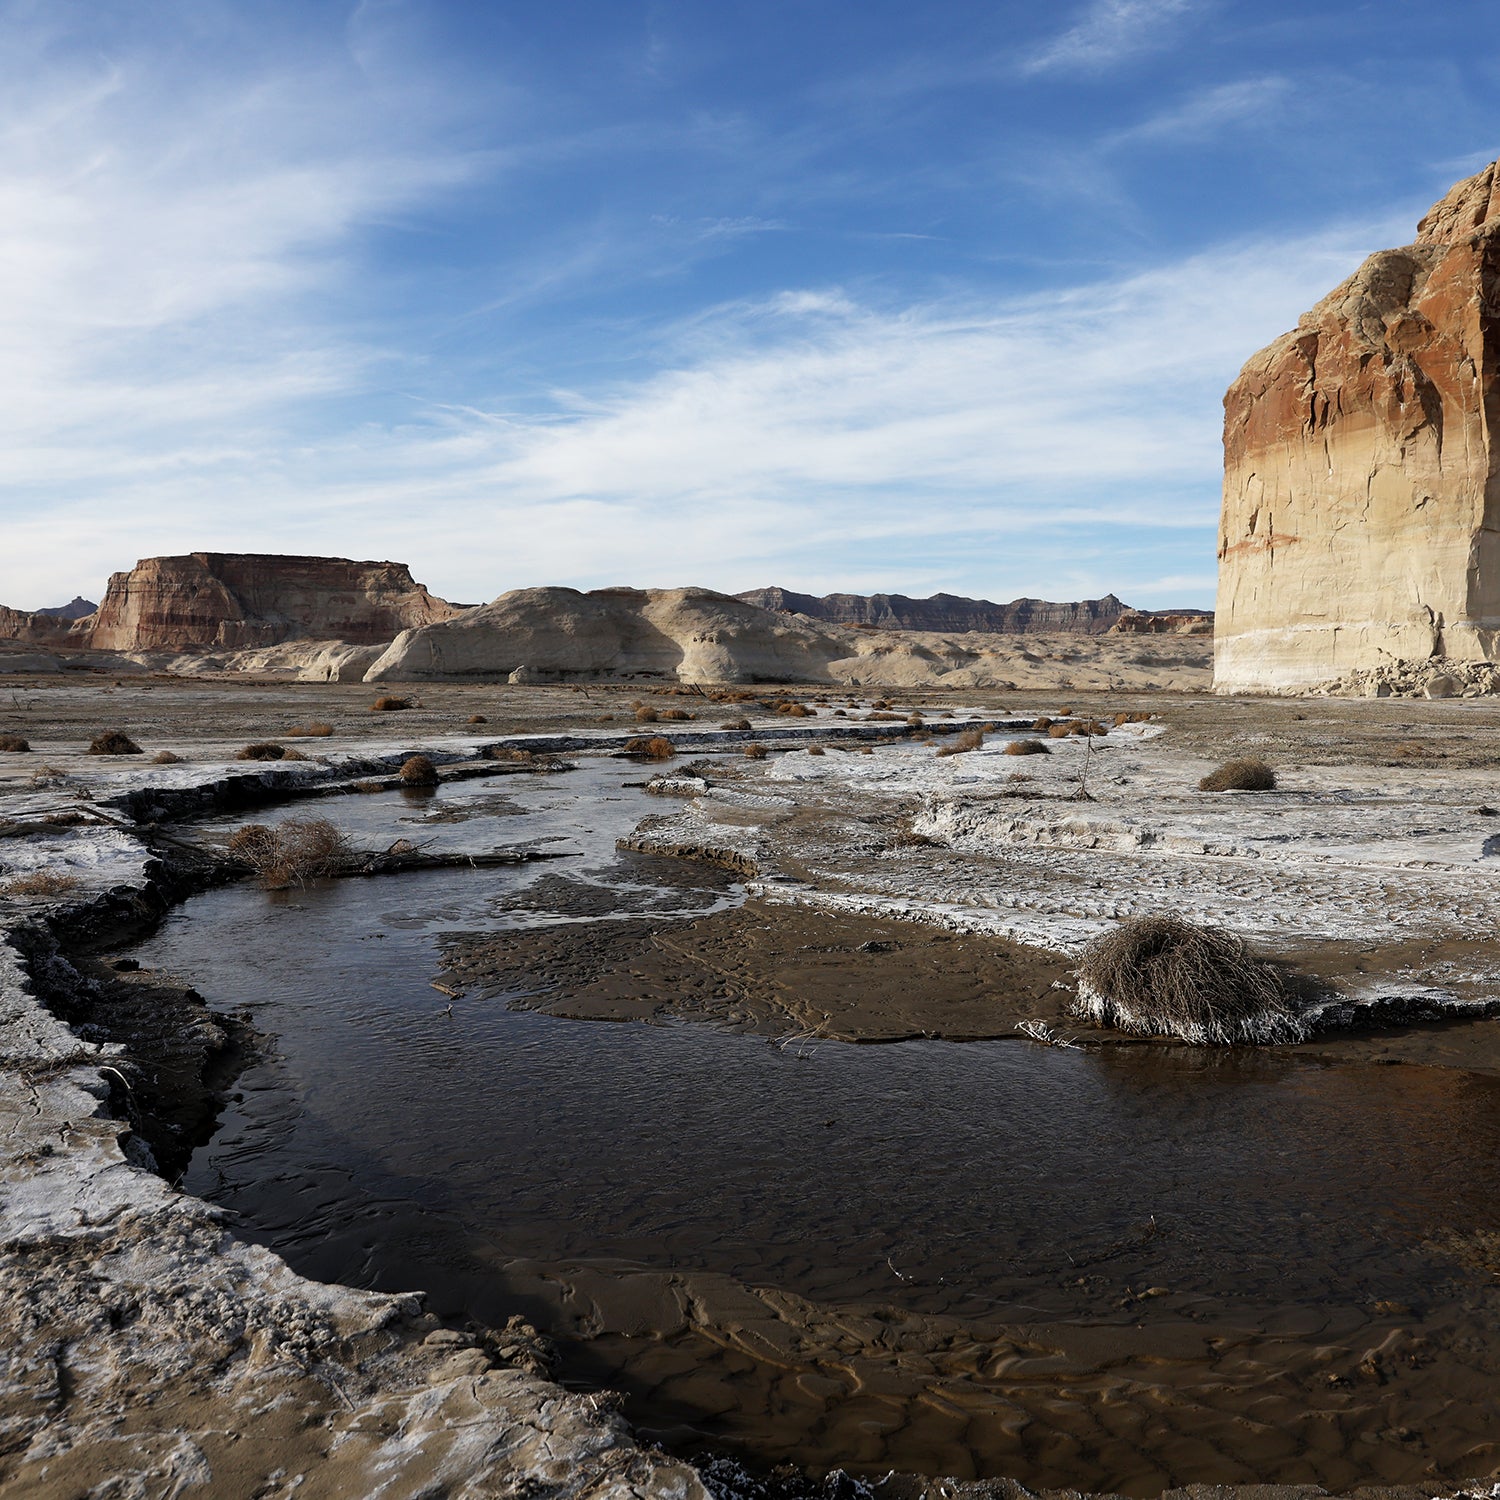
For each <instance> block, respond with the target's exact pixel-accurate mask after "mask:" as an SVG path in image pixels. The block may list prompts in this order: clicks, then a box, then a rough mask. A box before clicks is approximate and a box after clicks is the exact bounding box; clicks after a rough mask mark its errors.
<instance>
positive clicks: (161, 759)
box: [151, 750, 182, 766]
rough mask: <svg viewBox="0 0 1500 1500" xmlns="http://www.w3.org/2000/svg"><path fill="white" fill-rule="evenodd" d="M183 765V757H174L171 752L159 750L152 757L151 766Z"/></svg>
mask: <svg viewBox="0 0 1500 1500" xmlns="http://www.w3.org/2000/svg"><path fill="white" fill-rule="evenodd" d="M181 763H182V757H181V756H180V755H174V754H173V753H172V752H171V751H170V750H158V751H157V752H156V754H155V755H153V756H152V757H151V764H152V765H153V766H176V765H181Z"/></svg>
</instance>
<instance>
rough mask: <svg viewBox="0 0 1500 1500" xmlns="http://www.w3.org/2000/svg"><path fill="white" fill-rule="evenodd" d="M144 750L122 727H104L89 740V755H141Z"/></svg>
mask: <svg viewBox="0 0 1500 1500" xmlns="http://www.w3.org/2000/svg"><path fill="white" fill-rule="evenodd" d="M143 753H144V752H143V751H142V750H141V747H140V746H139V745H137V744H136V742H135V741H134V740H133V739H131V738H130V736H129V735H128V734H126V733H125V731H124V730H123V729H106V730H105V731H104V733H103V734H100V735H96V736H95V737H94V738H93V740H91V741H90V742H89V754H90V755H141V754H143Z"/></svg>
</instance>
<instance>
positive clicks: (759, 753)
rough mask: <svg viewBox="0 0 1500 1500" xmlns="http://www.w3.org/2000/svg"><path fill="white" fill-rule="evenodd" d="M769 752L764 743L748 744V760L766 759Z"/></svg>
mask: <svg viewBox="0 0 1500 1500" xmlns="http://www.w3.org/2000/svg"><path fill="white" fill-rule="evenodd" d="M768 753H769V752H768V751H767V749H766V747H765V746H764V745H746V746H745V759H746V760H764V759H765V758H766V756H767V754H768Z"/></svg>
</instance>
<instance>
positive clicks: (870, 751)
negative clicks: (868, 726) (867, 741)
mask: <svg viewBox="0 0 1500 1500" xmlns="http://www.w3.org/2000/svg"><path fill="white" fill-rule="evenodd" d="M859 753H860V754H861V755H874V753H875V752H874V750H873V749H871V747H870V746H869V745H866V746H865V747H864V748H863V749H862V750H861V751H860V752H859Z"/></svg>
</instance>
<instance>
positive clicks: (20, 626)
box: [0, 604, 73, 646]
mask: <svg viewBox="0 0 1500 1500" xmlns="http://www.w3.org/2000/svg"><path fill="white" fill-rule="evenodd" d="M72 630H73V622H72V621H71V620H68V619H62V618H59V617H58V616H57V615H55V614H53V613H51V612H50V611H48V610H40V609H38V610H27V609H7V608H6V607H5V606H4V605H3V604H0V640H3V641H30V642H33V643H35V644H44V645H54V646H56V645H63V644H65V643H66V642H67V641H68V640H69V638H70V633H71V632H72Z"/></svg>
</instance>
